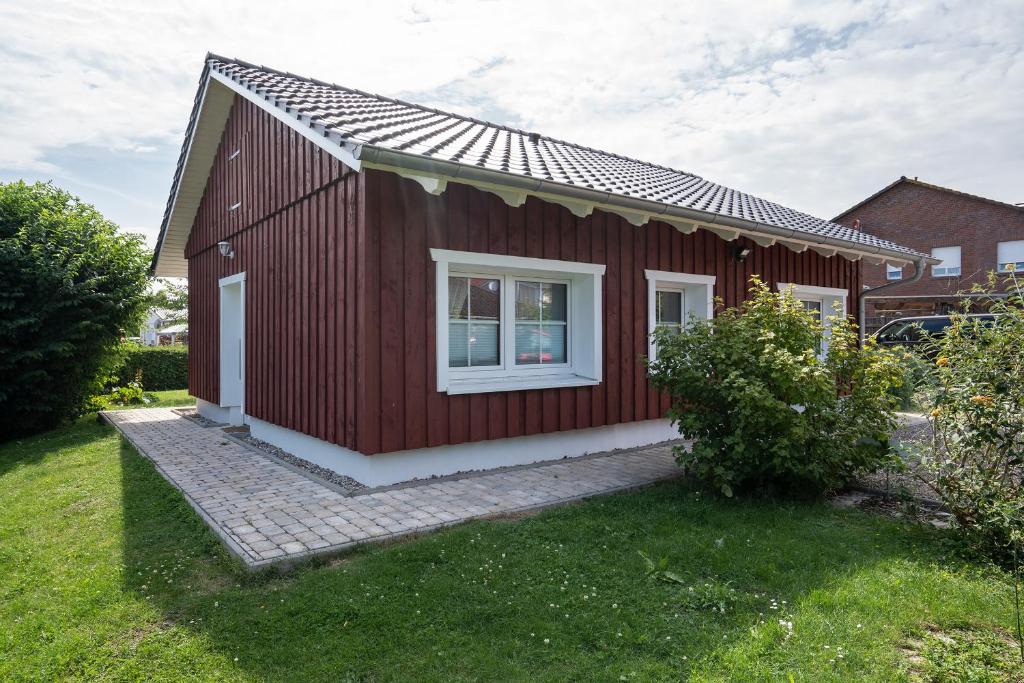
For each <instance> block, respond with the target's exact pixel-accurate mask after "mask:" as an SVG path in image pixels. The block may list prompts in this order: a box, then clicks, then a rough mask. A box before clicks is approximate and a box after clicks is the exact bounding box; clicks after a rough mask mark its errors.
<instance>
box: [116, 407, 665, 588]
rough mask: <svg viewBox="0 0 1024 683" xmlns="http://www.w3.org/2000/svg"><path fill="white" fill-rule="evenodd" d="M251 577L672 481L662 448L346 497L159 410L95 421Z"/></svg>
mask: <svg viewBox="0 0 1024 683" xmlns="http://www.w3.org/2000/svg"><path fill="white" fill-rule="evenodd" d="M104 416H105V417H106V419H107V420H108V421H109V422H110V423H111V424H113V425H114V426H115V427H116V428H117V429H118V430H120V431H121V433H122V434H124V436H125V437H126V438H127V439H128V440H129V441H131V442H132V444H133V445H134V446H135V447H136V448H137V449H138V450H139V452H141V453H142V454H143V455H145V456H146V457H147V458H149V459H150V460H152V461H153V463H154V464H155V465H156V466H157V469H158V470H159V471H160V472H161V473H162V474H163V475H164V477H166V478H167V479H168V481H170V482H171V483H172V484H174V485H175V486H177V487H178V488H179V489H181V491H182V492H183V493H184V494H185V496H186V498H187V499H188V500H189V502H190V503H191V504H192V506H193V507H194V508H196V510H197V511H198V512H199V513H200V515H201V516H202V517H203V518H204V519H205V520H206V522H207V523H208V524H209V525H210V526H211V527H212V528H213V530H214V531H215V532H216V533H217V534H218V535H219V536H220V537H221V540H223V541H224V543H225V544H226V545H227V546H228V548H229V549H230V550H231V551H232V552H234V553H235V554H236V555H238V557H240V558H241V559H242V561H243V562H244V563H245V564H246V565H247V566H249V567H251V568H256V567H261V566H264V565H268V564H272V563H276V562H281V561H286V560H295V559H299V558H301V557H305V556H307V555H310V554H313V553H321V552H328V551H333V550H337V549H340V548H344V547H347V546H350V545H354V544H356V543H360V542H365V541H368V540H377V539H383V538H388V537H393V536H400V535H402V534H409V533H418V532H422V531H426V530H429V529H432V528H437V527H441V526H444V525H448V524H454V523H456V522H461V521H463V520H467V519H472V518H474V517H481V516H487V515H494V514H499V513H508V512H515V511H520V510H527V509H530V508H536V507H541V506H547V505H555V504H558V503H564V502H567V501H571V500H575V499H578V498H582V497H586V496H592V495H596V494H600V493H607V492H609V491H615V490H619V489H626V488H632V487H636V486H642V485H644V484H648V483H651V482H654V481H657V480H659V479H665V478H668V477H673V476H677V475H678V472H679V468H678V467H677V466H676V465H675V463H674V462H673V456H672V452H671V448H670V447H669V446H667V445H660V446H652V447H650V448H645V449H640V450H633V451H623V452H618V453H609V454H606V455H595V456H588V457H584V458H576V459H573V460H560V461H557V462H554V463H549V464H539V465H535V466H531V467H523V468H512V469H506V470H496V471H494V472H491V473H483V474H480V473H475V474H470V475H467V476H465V477H461V478H449V479H442V480H426V481H424V482H422V483H416V484H412V485H409V486H405V487H402V488H392V489H387V490H378V491H369V492H366V493H364V494H359V495H355V496H345V495H343V494H341V493H339V492H337V491H335V490H333V489H331V488H328V487H327V486H324V485H323V484H321V483H320V482H319V481H317V480H315V479H313V478H310V477H309V476H306V475H304V474H302V473H300V472H298V471H296V470H294V469H291V468H287V467H285V466H283V465H281V464H280V463H277V462H275V461H273V460H272V459H270V458H269V457H267V456H265V455H261V454H259V453H257V452H255V451H253V450H252V449H250V448H247V447H245V446H243V445H241V444H239V443H237V442H236V441H234V440H232V439H228V438H226V437H225V435H224V433H223V432H222V431H221V430H220V429H218V428H209V427H207V428H204V427H201V426H199V425H198V424H195V423H194V422H191V421H189V420H187V419H185V418H183V417H181V416H180V415H178V414H176V413H175V412H174V411H173V410H171V409H168V408H149V409H143V410H122V411H112V412H109V413H104Z"/></svg>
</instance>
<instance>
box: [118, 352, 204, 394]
mask: <svg viewBox="0 0 1024 683" xmlns="http://www.w3.org/2000/svg"><path fill="white" fill-rule="evenodd" d="M139 372H141V373H142V386H143V387H144V388H145V390H146V391H167V390H168V389H187V388H188V347H187V346H142V345H132V346H131V347H130V348H129V349H128V350H127V352H126V353H125V354H124V362H123V364H122V365H121V368H120V370H118V372H117V381H116V383H117V384H119V385H120V386H127V385H128V384H130V383H131V382H132V381H134V380H135V378H136V375H137V374H138V373H139Z"/></svg>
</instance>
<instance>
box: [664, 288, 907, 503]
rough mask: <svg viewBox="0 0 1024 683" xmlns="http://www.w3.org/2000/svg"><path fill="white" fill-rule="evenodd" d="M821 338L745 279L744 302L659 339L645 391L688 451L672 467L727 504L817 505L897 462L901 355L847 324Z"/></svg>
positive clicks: (841, 320)
mask: <svg viewBox="0 0 1024 683" xmlns="http://www.w3.org/2000/svg"><path fill="white" fill-rule="evenodd" d="M836 313H837V315H835V316H832V317H830V319H829V320H830V326H831V332H830V334H829V338H828V350H827V353H826V354H825V357H824V358H819V355H818V349H821V348H823V344H824V342H825V337H824V328H823V326H822V324H821V323H820V322H819V321H817V320H815V319H814V318H813V317H812V316H811V314H810V313H808V312H807V310H805V309H804V307H803V305H802V304H801V303H800V302H799V301H797V300H796V298H795V297H794V296H793V294H792V293H791V292H784V293H775V292H772V291H771V290H770V289H769V288H768V287H767V286H766V285H765V284H764V283H763V282H761V281H760V280H759V279H757V277H753V278H751V288H750V299H748V300H747V301H745V302H744V303H743V304H742V306H741V307H740V308H738V309H737V308H730V309H727V310H724V311H721V312H720V313H719V314H718V315H717V316H716V317H715V318H712V319H710V320H690V321H689V323H688V324H687V326H686V328H685V329H684V330H683V331H682V332H681V333H678V334H673V333H671V332H670V331H668V330H659V331H658V333H657V335H656V339H657V348H658V358H657V359H655V360H652V361H650V378H651V383H652V384H653V385H654V387H656V388H657V389H660V390H662V391H666V392H668V394H669V396H670V397H671V399H672V403H671V407H670V409H669V413H668V416H669V418H670V419H671V420H672V421H673V422H674V423H675V424H676V425H677V426H678V427H679V431H680V432H681V434H682V436H683V437H685V438H686V439H689V440H692V442H693V445H692V447H691V448H690V449H689V450H687V449H685V448H679V449H677V455H678V461H679V462H680V463H681V464H682V465H683V466H685V467H686V468H687V469H688V470H689V472H690V473H691V474H692V475H693V476H694V477H695V478H696V479H697V480H698V481H699V482H702V483H704V484H706V485H708V486H709V487H710V488H712V489H713V490H715V491H718V492H721V493H723V494H724V495H726V496H731V495H733V493H734V492H741V491H758V492H778V493H785V494H796V495H815V494H819V493H821V492H823V491H824V490H826V489H829V488H836V487H839V486H842V485H843V484H845V483H846V482H847V481H848V480H849V479H850V478H852V477H853V476H854V475H855V474H857V473H858V472H861V471H872V470H875V469H877V468H878V467H879V466H881V465H883V464H889V463H893V462H894V458H895V456H893V454H892V453H891V452H890V451H889V449H888V444H887V440H888V436H889V434H890V433H891V432H892V430H893V429H894V428H895V426H896V420H895V408H896V399H895V397H894V396H893V394H892V391H891V390H892V389H893V388H894V387H897V386H899V384H900V383H901V381H902V376H903V371H902V369H901V368H900V360H899V358H898V357H897V355H896V354H894V353H892V352H890V351H888V350H886V349H884V348H881V347H878V346H876V345H875V344H874V343H873V342H869V343H868V344H867V345H865V346H864V347H863V348H861V347H859V346H858V345H857V335H856V333H855V331H854V328H853V325H852V323H850V322H849V321H848V320H847V319H846V316H845V314H844V312H839V311H837V312H836Z"/></svg>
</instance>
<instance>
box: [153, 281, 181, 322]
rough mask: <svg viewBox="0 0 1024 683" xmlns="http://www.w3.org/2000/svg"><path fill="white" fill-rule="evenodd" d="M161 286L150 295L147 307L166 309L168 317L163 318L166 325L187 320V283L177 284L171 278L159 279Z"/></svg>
mask: <svg viewBox="0 0 1024 683" xmlns="http://www.w3.org/2000/svg"><path fill="white" fill-rule="evenodd" d="M158 282H159V283H160V286H161V288H160V289H158V290H157V291H155V292H153V294H151V295H150V301H149V307H150V308H156V309H160V310H162V311H166V312H167V313H168V314H170V317H169V318H167V319H166V320H165V323H166V324H168V325H176V324H177V323H183V322H186V321H187V320H188V285H184V284H181V285H179V284H177V283H175V282H173V281H171V280H159V281H158Z"/></svg>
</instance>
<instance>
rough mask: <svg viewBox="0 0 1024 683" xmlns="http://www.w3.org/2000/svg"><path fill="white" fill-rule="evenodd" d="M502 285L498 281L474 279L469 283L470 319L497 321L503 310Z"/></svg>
mask: <svg viewBox="0 0 1024 683" xmlns="http://www.w3.org/2000/svg"><path fill="white" fill-rule="evenodd" d="M500 302H501V284H500V283H499V282H498V281H497V280H492V279H484V278H473V279H472V280H470V281H469V317H470V318H472V319H473V320H497V319H498V311H499V310H501V305H500Z"/></svg>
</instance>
